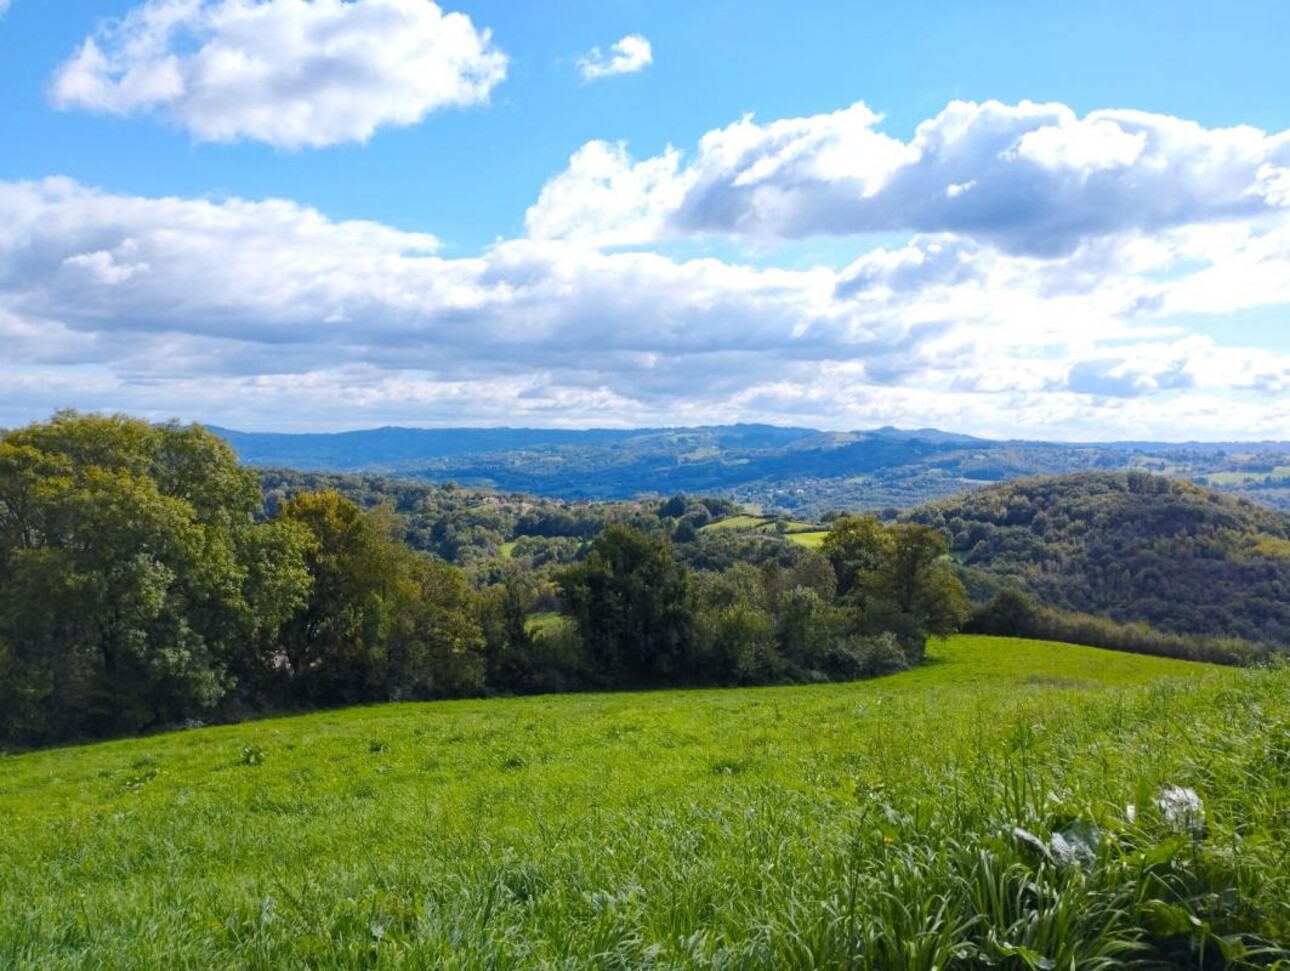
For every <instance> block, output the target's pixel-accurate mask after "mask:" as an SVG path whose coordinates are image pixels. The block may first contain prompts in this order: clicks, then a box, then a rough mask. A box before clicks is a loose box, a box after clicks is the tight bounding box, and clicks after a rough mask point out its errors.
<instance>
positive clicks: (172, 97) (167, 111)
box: [0, 0, 507, 149]
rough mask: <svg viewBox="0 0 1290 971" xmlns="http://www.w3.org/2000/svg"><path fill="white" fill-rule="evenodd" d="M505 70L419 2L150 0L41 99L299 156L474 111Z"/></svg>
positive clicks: (478, 38)
mask: <svg viewBox="0 0 1290 971" xmlns="http://www.w3.org/2000/svg"><path fill="white" fill-rule="evenodd" d="M0 2H2V0H0ZM506 66H507V59H506V55H505V54H503V53H502V52H501V51H499V50H498V49H497V48H496V47H495V46H494V44H493V42H492V39H491V36H490V34H489V32H488V31H487V30H486V29H479V28H477V27H476V26H475V25H474V24H473V23H472V22H471V20H470V18H469V17H467V16H466V15H465V14H461V13H445V12H443V11H442V10H441V9H440V8H439V7H438V6H436V5H435V4H434V3H433V2H431V0H149V2H147V3H144V4H143V5H142V6H139V7H136V8H134V9H133V10H131V11H130V12H129V13H128V14H126V16H125V17H123V18H121V19H120V20H116V21H111V22H108V23H105V24H104V25H103V26H101V27H100V29H99V30H98V31H97V32H96V34H95V35H94V36H91V37H88V38H86V39H85V41H84V42H83V43H82V44H81V46H80V48H79V49H78V50H77V51H76V52H75V53H74V54H73V55H72V56H71V58H70V59H69V60H68V61H67V62H66V63H64V64H63V65H62V67H60V68H59V70H58V71H57V73H56V74H55V76H54V79H53V81H52V83H51V86H50V99H51V101H52V102H53V104H54V105H55V106H56V107H58V108H62V109H72V108H81V109H86V110H89V111H95V112H103V113H108V114H116V115H131V114H136V113H139V112H150V111H156V112H160V113H162V114H163V115H165V116H166V117H167V118H169V119H170V120H171V121H172V122H174V123H175V124H177V125H179V126H181V127H183V128H184V129H186V130H187V131H189V132H190V133H191V134H192V136H193V137H194V138H196V139H197V140H198V141H203V142H230V141H237V140H240V139H251V140H255V141H262V142H267V143H269V144H270V145H274V146H277V147H279V148H286V149H297V148H305V147H320V146H325V145H334V144H337V143H340V142H352V141H359V142H361V141H365V140H366V139H368V138H370V137H371V135H372V134H373V133H374V132H375V131H376V130H377V129H378V128H380V127H383V126H406V125H413V124H416V123H418V122H420V121H421V120H422V119H423V118H425V117H426V115H427V114H429V113H430V112H433V111H436V110H439V109H442V108H447V107H464V106H469V105H475V104H479V103H482V102H486V101H487V100H488V97H489V94H490V92H491V91H492V90H493V88H494V87H496V86H497V85H498V84H499V83H500V82H501V81H502V79H503V78H504V77H505V76H506Z"/></svg>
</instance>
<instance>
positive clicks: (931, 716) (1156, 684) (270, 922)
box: [0, 637, 1290, 969]
mask: <svg viewBox="0 0 1290 971" xmlns="http://www.w3.org/2000/svg"><path fill="white" fill-rule="evenodd" d="M933 654H934V657H935V663H933V664H931V665H929V666H927V667H925V668H922V669H920V670H917V671H913V672H909V673H907V674H904V675H899V676H896V677H892V678H888V679H884V680H881V681H876V682H868V683H861V684H853V685H828V686H818V687H801V688H776V689H757V690H730V691H687V692H660V693H652V694H619V695H585V696H564V697H556V696H552V697H542V698H528V699H515V700H502V701H489V702H450V703H440V704H432V705H391V706H385V707H378V708H370V709H356V710H349V711H344V712H333V713H326V714H318V715H311V716H306V717H300V718H293V719H284V720H277V721H264V722H258V723H253V724H246V725H239V726H231V727H220V728H212V729H204V730H199V731H191V732H186V733H182V734H176V735H168V736H159V737H154V738H148V739H142V740H134V741H123V742H114V743H107V744H100V745H94V746H87V747H83V748H74V749H66V750H61V751H52V752H43V753H35V754H30V755H24V756H20V757H9V758H4V759H0V819H3V820H6V821H7V822H8V825H6V826H4V827H0V967H9V966H10V965H13V966H17V967H40V968H47V969H59V968H91V967H93V968H117V967H120V968H126V967H130V968H136V967H137V968H152V967H167V968H185V967H192V968H205V967H216V966H218V967H246V968H265V969H268V968H294V967H306V966H308V967H318V968H333V967H336V968H340V967H346V968H349V967H353V968H358V967H485V966H491V967H541V966H555V965H556V964H557V963H558V962H559V961H561V960H564V959H571V960H572V962H573V963H572V964H571V965H565V966H573V967H586V966H596V967H640V966H642V965H644V964H645V963H648V961H649V960H650V959H651V955H652V956H653V960H654V961H656V963H657V966H660V967H689V966H711V965H712V964H713V962H717V961H725V962H727V965H728V966H740V967H772V966H778V967H804V966H807V965H808V963H812V962H813V963H815V964H816V965H817V966H823V967H835V966H847V965H848V963H849V962H850V961H851V958H852V957H853V956H854V955H855V954H857V953H863V954H865V955H867V957H866V958H865V959H864V960H856V961H855V963H854V966H859V967H864V966H874V965H876V966H887V967H909V968H917V967H928V966H930V965H931V963H934V961H935V955H936V954H940V955H941V957H942V958H943V957H944V955H945V954H947V953H949V952H948V951H946V950H945V948H946V947H947V946H948V944H947V943H946V942H947V941H949V940H950V937H952V936H953V935H950V937H947V936H946V935H945V934H940V932H939V931H938V930H937V928H938V927H940V924H939V923H938V920H939V921H940V923H945V924H946V927H948V926H949V924H950V923H953V922H954V920H957V917H956V914H957V910H956V908H958V909H961V908H962V907H966V906H968V904H966V903H963V904H955V905H954V906H952V907H949V908H948V910H947V914H948V916H945V915H943V919H941V918H936V917H935V915H927V914H921V913H920V912H918V911H917V908H918V907H919V906H920V905H921V904H922V901H923V899H924V898H926V897H928V896H933V897H934V896H935V895H936V894H937V893H943V894H944V895H945V898H946V899H947V900H948V899H950V898H951V897H953V894H954V893H958V891H953V890H952V888H951V885H950V884H948V883H945V881H946V880H949V876H947V874H948V873H949V872H950V870H952V869H953V866H958V865H960V864H959V863H954V861H955V860H959V858H960V857H962V859H961V860H960V863H961V865H962V866H965V867H970V866H975V865H976V864H973V863H972V862H971V861H973V860H976V859H977V857H978V856H979V855H980V853H981V852H982V851H983V848H986V847H993V849H992V850H991V852H992V853H993V854H994V855H995V856H996V857H997V858H998V860H999V861H1001V862H1000V864H999V865H1000V871H999V873H1000V876H999V877H998V879H999V880H1000V881H1003V882H1004V883H1006V882H1007V880H1009V879H1011V877H1009V876H1008V875H1007V874H1008V873H1011V872H1012V871H1011V870H1008V866H1011V867H1013V868H1014V869H1015V868H1016V867H1018V866H1024V861H1022V859H1021V857H1019V856H1017V852H1018V851H1017V850H1016V849H1015V847H1013V846H1012V845H1011V844H1010V843H1009V842H1008V841H1007V840H1006V839H1004V838H1003V837H1000V836H999V834H1000V833H1007V832H1008V831H1010V829H1011V827H1012V826H1013V825H1021V826H1025V827H1027V828H1028V829H1030V830H1033V831H1035V832H1038V833H1040V834H1041V835H1044V836H1046V833H1047V830H1046V827H1051V826H1052V825H1054V822H1053V821H1054V820H1055V819H1056V818H1057V814H1060V815H1061V816H1063V817H1064V816H1079V817H1081V818H1086V819H1094V820H1096V821H1097V822H1098V823H1099V825H1101V826H1102V827H1103V828H1104V829H1105V830H1107V831H1109V830H1112V829H1117V828H1118V829H1121V830H1123V831H1124V834H1125V835H1124V837H1123V838H1124V839H1126V840H1128V841H1130V842H1134V841H1140V842H1141V843H1142V844H1143V845H1144V846H1145V845H1148V844H1153V843H1157V842H1159V840H1161V839H1163V838H1164V836H1165V832H1166V830H1167V827H1166V826H1165V824H1164V822H1163V821H1162V820H1161V819H1160V818H1158V817H1159V814H1158V813H1154V814H1153V812H1152V811H1151V810H1150V804H1151V800H1152V794H1153V793H1156V792H1158V791H1159V790H1160V789H1161V787H1163V786H1166V785H1174V784H1177V785H1185V786H1192V787H1195V788H1196V789H1197V790H1198V791H1199V792H1200V793H1201V794H1202V797H1203V798H1204V799H1205V801H1206V806H1207V810H1208V813H1209V822H1210V827H1211V835H1210V840H1211V842H1213V843H1214V844H1215V845H1219V844H1220V843H1221V844H1223V845H1224V846H1227V847H1228V849H1226V850H1224V852H1226V853H1229V854H1232V855H1234V857H1238V858H1239V862H1240V864H1241V873H1242V874H1243V876H1241V877H1240V879H1241V880H1243V881H1244V883H1243V884H1242V888H1241V893H1242V899H1245V898H1249V899H1251V900H1253V901H1254V904H1257V905H1258V906H1259V907H1261V908H1262V910H1261V911H1260V914H1261V916H1259V917H1258V919H1257V921H1254V922H1253V923H1250V922H1249V921H1247V923H1249V926H1250V927H1251V928H1253V929H1258V930H1262V931H1263V932H1264V933H1265V934H1271V936H1277V935H1278V934H1279V933H1280V931H1279V930H1278V928H1279V929H1280V930H1284V929H1285V928H1286V927H1287V926H1288V925H1290V912H1288V911H1287V905H1286V904H1285V903H1284V901H1286V900H1288V899H1290V879H1288V878H1287V863H1286V858H1287V845H1286V843H1287V837H1286V834H1285V829H1284V827H1283V828H1281V829H1279V830H1278V829H1277V827H1278V826H1279V825H1281V824H1282V823H1283V822H1284V819H1283V818H1282V816H1283V814H1284V813H1286V812H1287V811H1290V803H1288V802H1287V792H1288V791H1290V780H1288V779H1287V773H1290V744H1287V742H1290V722H1288V721H1287V720H1286V716H1285V712H1286V711H1287V710H1288V709H1290V704H1288V702H1290V676H1287V674H1286V673H1284V672H1282V673H1236V672H1229V671H1224V670H1216V669H1210V668H1203V667H1199V666H1195V665H1190V664H1187V663H1184V662H1177V661H1169V660H1162V659H1155V658H1145V657H1137V656H1132V655H1124V654H1113V653H1107V652H1101V651H1096V650H1092V649H1086V648H1074V647H1066V646H1059V645H1048V644H1042V643H1037V642H1020V641H1001V640H996V639H992V638H970V637H960V638H955V639H954V640H952V641H950V642H947V643H945V644H943V645H941V646H939V647H937V648H935V649H934V651H933ZM1161 678H1166V679H1167V680H1164V681H1160V680H1158V679H1161ZM1265 712H1266V713H1268V714H1265ZM1274 718H1279V719H1280V721H1279V722H1275V723H1269V719H1274ZM1278 732H1280V733H1281V734H1280V735H1278V734H1277V733H1278ZM1269 733H1270V734H1269ZM1269 739H1270V740H1271V742H1270V743H1269V742H1268V740H1269ZM1268 744H1271V745H1272V746H1273V747H1272V748H1271V749H1269V748H1268ZM1260 746H1262V747H1260ZM1277 746H1281V747H1280V748H1278V747H1277ZM247 763H258V764H247ZM1252 780H1257V782H1258V791H1257V792H1251V791H1250V789H1251V787H1250V786H1248V785H1247V783H1249V782H1251V781H1252ZM1126 803H1136V804H1137V805H1139V806H1143V807H1144V810H1143V812H1142V817H1141V819H1140V821H1139V823H1138V824H1136V825H1134V826H1130V825H1129V824H1127V823H1125V822H1123V817H1124V809H1123V807H1124V806H1125V804H1126ZM1117 820H1118V822H1117ZM1238 826H1239V827H1240V829H1241V832H1242V841H1241V842H1240V844H1239V845H1238V844H1237V843H1236V842H1234V839H1235V837H1234V835H1233V834H1234V832H1235V830H1236V828H1237V827H1238ZM960 839H961V840H962V843H963V845H962V846H960V845H959V843H958V842H957V841H958V840H960ZM992 841H993V842H992ZM942 857H944V859H945V860H946V861H947V863H946V865H945V866H942V865H941V864H940V863H939V862H937V861H938V860H940V859H941V858H942ZM902 861H903V862H902ZM1009 861H1011V862H1009ZM1004 864H1007V866H1004ZM1111 865H1112V864H1111V862H1107V863H1106V867H1111ZM1171 865H1172V864H1171ZM1099 866H1102V864H1099ZM902 868H903V869H902ZM1141 869H1142V868H1141V867H1138V868H1137V870H1135V871H1134V872H1135V873H1136V872H1139V871H1141ZM1097 872H1098V873H1102V872H1103V870H1101V869H1099V870H1098V871H1097ZM1108 872H1109V871H1108ZM902 874H903V875H902ZM1049 878H1051V879H1053V880H1058V881H1059V882H1060V883H1061V884H1062V889H1061V893H1062V894H1068V895H1071V896H1070V900H1069V901H1067V902H1068V903H1069V905H1070V906H1069V908H1068V909H1067V910H1061V913H1058V914H1056V915H1055V916H1051V920H1050V922H1056V923H1055V924H1054V926H1053V927H1050V926H1048V924H1045V923H1044V921H1042V920H1041V921H1039V922H1038V925H1036V924H1035V921H1033V920H1032V921H1031V922H1030V923H1031V925H1035V926H1038V929H1037V930H1036V929H1035V926H1031V928H1030V930H1026V931H1025V932H1024V934H1023V932H1022V931H1020V930H1018V931H1016V932H1015V933H1014V937H1016V936H1017V935H1021V936H1022V937H1025V943H1028V945H1030V946H1034V947H1036V948H1038V949H1040V950H1042V951H1044V953H1051V954H1052V955H1053V956H1054V957H1056V958H1065V957H1066V953H1065V952H1064V951H1061V948H1062V947H1066V948H1067V949H1068V950H1069V949H1071V948H1079V947H1084V948H1085V949H1086V950H1088V949H1093V950H1096V948H1098V947H1110V946H1111V945H1109V944H1098V943H1097V941H1108V940H1112V939H1113V938H1114V934H1112V929H1113V928H1114V927H1116V926H1118V925H1116V924H1115V919H1114V916H1113V915H1112V916H1108V915H1107V913H1105V912H1104V909H1105V907H1106V906H1109V905H1107V904H1106V903H1105V901H1106V900H1107V899H1110V898H1108V897H1107V895H1106V894H1102V895H1101V896H1088V895H1090V894H1092V893H1093V890H1094V889H1096V888H1092V889H1090V888H1088V887H1083V888H1082V889H1081V887H1082V885H1081V886H1073V885H1072V886H1071V887H1068V886H1066V882H1069V880H1070V878H1069V876H1060V875H1059V874H1056V873H1051V874H1049ZM1059 878H1060V879H1059ZM893 879H894V880H896V881H897V883H900V881H904V882H903V884H901V885H900V886H895V889H896V890H897V891H898V893H897V894H896V895H895V896H890V895H889V896H884V894H883V888H884V886H885V887H886V888H887V889H893V886H894V885H893V884H891V881H892V880H893ZM980 879H981V880H984V881H985V882H987V883H988V882H989V881H990V880H993V879H995V878H994V877H993V876H986V877H981V878H980ZM1044 879H1047V878H1045V877H1044V876H1043V872H1042V868H1041V872H1040V875H1039V876H1038V877H1036V876H1034V874H1030V875H1027V876H1026V881H1030V882H1033V881H1035V880H1038V881H1039V883H1041V884H1042V883H1043V881H1044ZM1081 879H1083V878H1081ZM1234 879H1235V878H1234ZM884 881H886V883H884ZM938 881H939V882H938ZM1076 882H1077V883H1078V881H1076ZM1086 882H1092V883H1095V882H1096V881H1086ZM953 886H958V884H954V885H953ZM964 886H967V884H964ZM938 888H939V889H938ZM963 892H964V893H966V891H963ZM901 894H903V895H905V897H907V898H908V902H909V903H910V904H911V905H912V906H913V908H914V910H913V911H911V912H908V913H904V912H896V911H893V910H892V907H893V904H892V900H895V899H898V898H899V897H900V895H901ZM1081 895H1085V896H1081ZM1005 896H1006V894H1005ZM954 899H957V898H954ZM1061 899H1062V900H1065V899H1066V898H1065V897H1062V898H1061ZM1116 899H1118V898H1116ZM1094 901H1096V906H1095V905H1094ZM1279 901H1280V903H1279ZM1254 904H1252V905H1251V906H1253V905H1254ZM999 906H1000V907H1002V908H1003V909H1004V910H1006V909H1007V906H1006V902H1005V903H1003V904H999ZM1063 906H1065V905H1063ZM1126 906H1127V905H1126ZM1099 907H1100V908H1103V910H1099V909H1098V908H1099ZM1278 908H1279V909H1278ZM1058 909H1060V908H1058ZM842 910H845V911H846V913H845V915H842ZM902 913H904V916H902V915H901V914H902ZM1080 915H1086V916H1080ZM998 919H999V920H1000V921H1001V922H1003V923H1004V924H1006V923H1007V919H1008V918H1007V915H1006V914H1005V915H1000V916H999V918H998ZM1027 919H1028V918H1027ZM1046 919H1048V918H1046ZM1253 920H1254V919H1253V918H1250V921H1253ZM1062 921H1075V922H1077V923H1078V922H1079V921H1085V922H1089V921H1091V922H1093V923H1092V924H1090V925H1089V926H1088V927H1085V928H1084V935H1083V936H1082V937H1081V935H1080V934H1079V933H1077V932H1076V930H1075V929H1072V928H1070V927H1066V928H1065V930H1062V927H1064V926H1065V925H1061V922H1062ZM902 922H903V923H902ZM946 922H949V923H946ZM1058 925H1061V926H1058ZM1054 928H1056V929H1054ZM1090 928H1095V930H1091V929H1090ZM942 929H944V928H942ZM947 933H948V932H947ZM1126 933H1127V932H1126ZM961 934H962V935H967V936H971V935H970V933H969V931H968V929H966V928H964V929H962V931H961ZM1026 935H1029V936H1026ZM1045 935H1046V936H1045ZM1054 935H1057V937H1058V938H1061V939H1064V940H1066V941H1067V942H1068V943H1067V944H1064V945H1063V944H1060V943H1053V940H1055V938H1054ZM1063 935H1064V937H1063ZM978 936H979V935H978ZM888 939H890V940H894V941H900V942H902V943H901V945H900V946H901V947H902V948H904V950H903V951H902V952H901V953H900V954H895V953H892V952H889V951H883V947H885V946H886V945H884V944H882V941H883V940H888ZM1086 940H1087V941H1091V942H1092V943H1087V944H1081V943H1079V942H1081V941H1086ZM866 941H867V942H868V943H866ZM938 941H939V942H940V943H938ZM1013 943H1022V941H1021V939H1020V938H1017V940H1015V941H1014V942H1013ZM956 946H957V945H956ZM991 946H992V947H995V949H996V951H997V950H998V946H996V945H991ZM937 948H940V950H939V951H938V950H937ZM1080 953H1081V954H1084V952H1082V951H1081V952H1080ZM1090 953H1091V952H1090ZM1005 957H1006V955H1005ZM1084 957H1085V958H1086V957H1088V955H1087V954H1085V955H1084ZM1014 959H1015V955H1014ZM1118 959H1119V958H1116V960H1118ZM1081 960H1083V958H1081ZM1004 963H1005V966H1007V961H1006V960H1005V962H1004ZM1077 964H1078V962H1077ZM1014 966H1021V965H1014ZM1083 966H1092V965H1083Z"/></svg>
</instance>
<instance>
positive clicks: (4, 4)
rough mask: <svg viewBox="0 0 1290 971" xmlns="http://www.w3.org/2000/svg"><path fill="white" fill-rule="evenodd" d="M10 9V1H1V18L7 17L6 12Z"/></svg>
mask: <svg viewBox="0 0 1290 971" xmlns="http://www.w3.org/2000/svg"><path fill="white" fill-rule="evenodd" d="M8 9H9V0H0V17H3V16H4V15H5V12H6V11H8Z"/></svg>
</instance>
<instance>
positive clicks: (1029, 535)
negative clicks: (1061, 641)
mask: <svg viewBox="0 0 1290 971" xmlns="http://www.w3.org/2000/svg"><path fill="white" fill-rule="evenodd" d="M910 516H911V518H912V519H915V520H917V521H919V522H924V523H928V524H931V525H935V526H940V527H942V528H944V529H946V530H947V531H948V532H949V533H950V535H951V536H952V537H953V545H952V553H953V555H954V557H955V558H956V559H957V560H958V561H959V562H960V563H961V564H962V566H963V568H964V570H965V572H966V573H967V575H968V577H969V579H970V580H973V579H974V580H975V581H976V582H975V583H974V584H973V585H974V586H975V587H976V588H977V589H978V590H981V589H985V590H988V589H990V588H991V587H998V586H1000V585H1003V584H1011V585H1014V586H1018V587H1020V588H1022V589H1023V590H1025V591H1028V592H1030V593H1031V594H1033V595H1035V596H1036V597H1037V598H1038V599H1039V600H1040V601H1041V602H1043V603H1044V604H1047V605H1049V606H1052V607H1057V608H1060V609H1064V610H1072V611H1079V612H1083V613H1089V614H1096V615H1101V616H1106V617H1111V618H1113V619H1115V620H1117V621H1122V622H1128V621H1143V622H1146V623H1148V624H1150V625H1151V626H1153V627H1156V628H1158V629H1160V630H1164V631H1169V632H1173V633H1180V634H1205V635H1218V636H1235V637H1241V638H1244V639H1247V640H1251V641H1261V642H1265V643H1270V644H1276V645H1279V646H1282V647H1285V646H1290V515H1286V514H1285V513H1282V512H1278V511H1275V510H1271V509H1266V508H1263V507H1261V506H1258V505H1255V504H1253V503H1251V502H1248V501H1243V500H1240V499H1235V498H1232V497H1230V496H1224V495H1220V494H1219V493H1217V492H1215V491H1213V490H1211V489H1206V488H1202V487H1200V486H1196V485H1193V484H1190V483H1187V482H1182V481H1178V480H1171V479H1166V478H1162V477H1159V476H1149V475H1143V474H1138V473H1096V474H1085V475H1071V476H1058V477H1050V478H1037V479H1028V480H1022V481H1017V482H1010V483H1006V484H1002V485H997V486H994V487H991V488H988V489H985V490H982V491H979V492H975V493H972V494H969V495H965V496H961V497H958V498H955V499H950V500H946V501H943V502H938V503H933V504H931V505H929V506H925V507H923V508H921V509H918V510H916V511H914V512H913V513H911V514H910Z"/></svg>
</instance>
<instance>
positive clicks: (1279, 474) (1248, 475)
mask: <svg viewBox="0 0 1290 971" xmlns="http://www.w3.org/2000/svg"><path fill="white" fill-rule="evenodd" d="M1204 478H1205V479H1206V480H1207V481H1208V482H1209V483H1210V484H1211V485H1227V486H1231V485H1245V484H1246V483H1248V482H1264V481H1267V480H1271V481H1273V482H1290V465H1278V466H1276V467H1275V468H1274V469H1272V471H1271V472H1208V473H1206V474H1205V476H1204Z"/></svg>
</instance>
